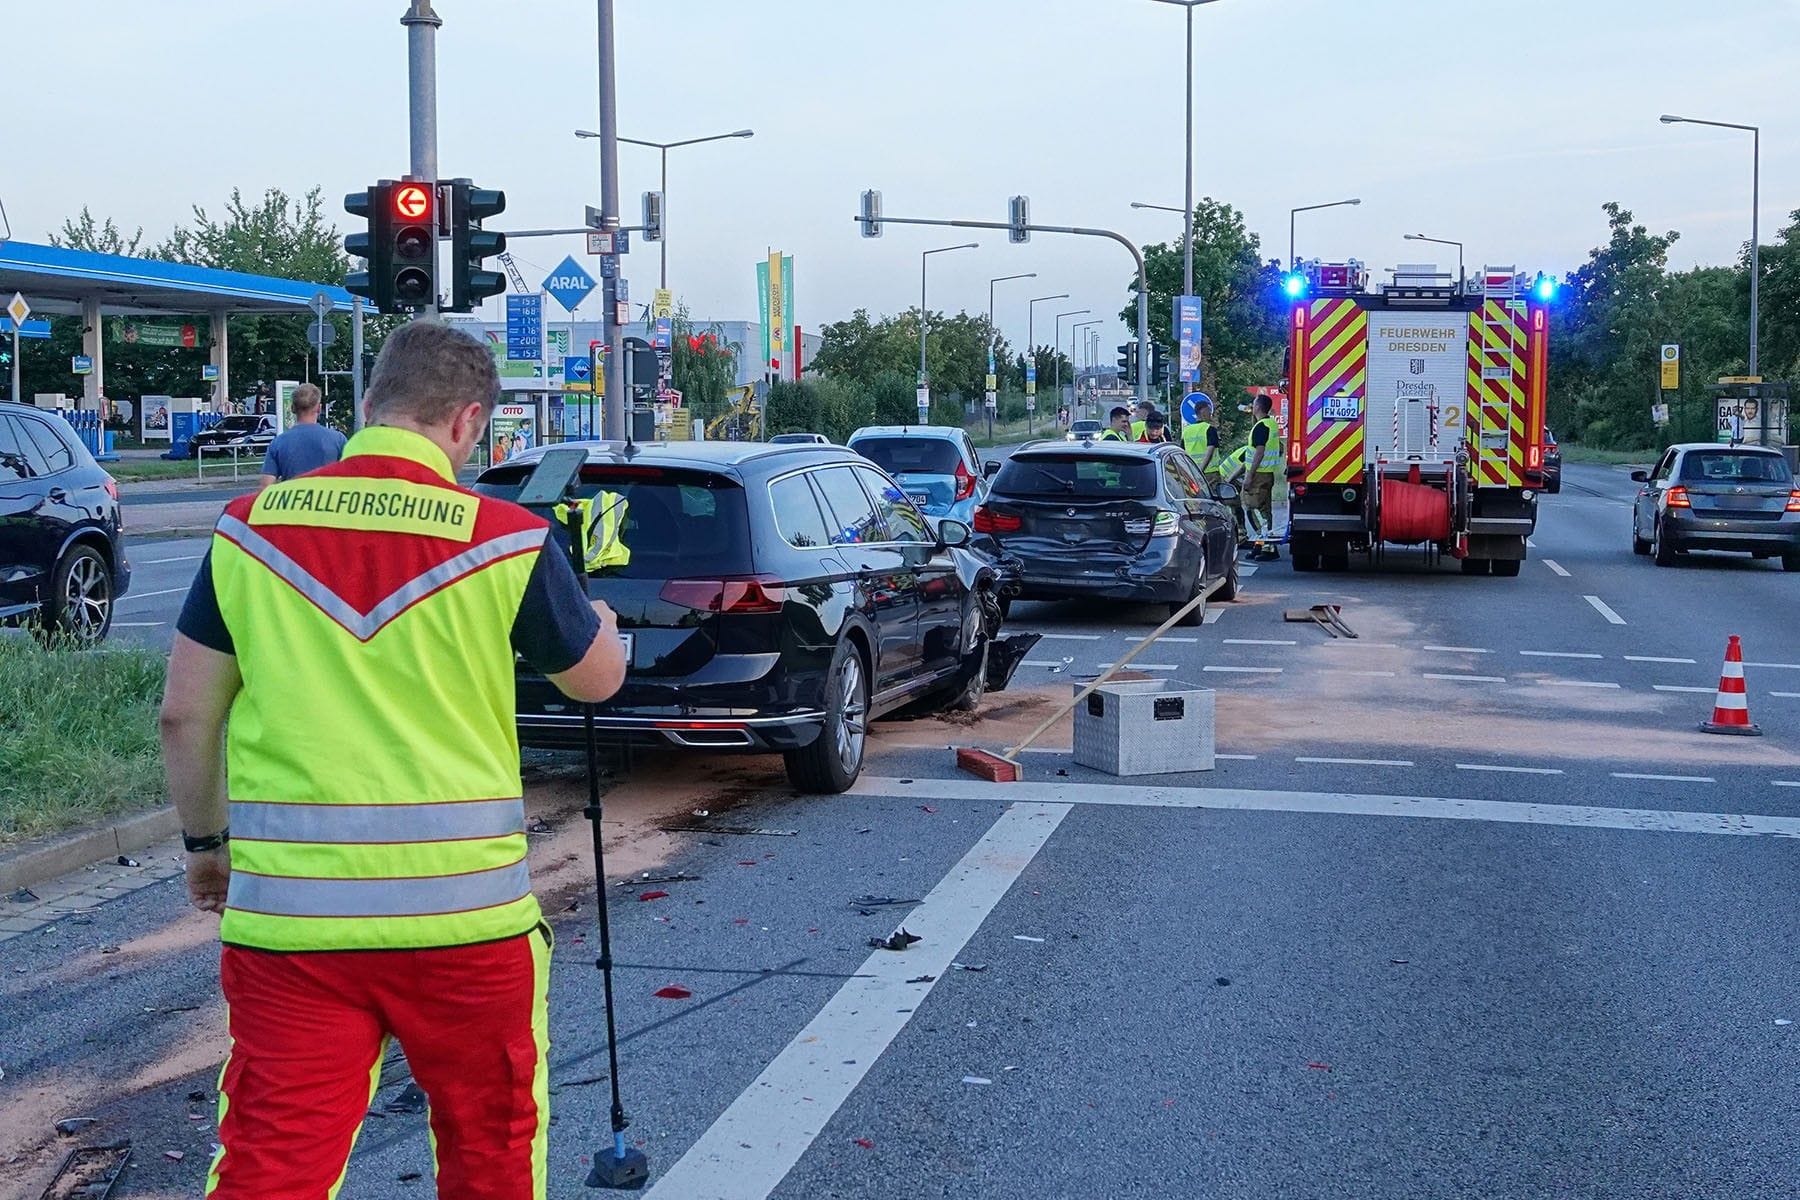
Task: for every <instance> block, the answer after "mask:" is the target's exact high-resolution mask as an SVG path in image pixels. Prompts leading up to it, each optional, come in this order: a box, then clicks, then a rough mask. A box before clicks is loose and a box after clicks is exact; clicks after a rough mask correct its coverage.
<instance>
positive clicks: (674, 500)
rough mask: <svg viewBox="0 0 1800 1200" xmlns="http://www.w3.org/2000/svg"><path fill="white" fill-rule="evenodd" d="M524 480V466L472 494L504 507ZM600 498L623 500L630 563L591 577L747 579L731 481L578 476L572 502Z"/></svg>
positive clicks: (621, 472) (616, 470) (681, 473)
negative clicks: (490, 498)
mask: <svg viewBox="0 0 1800 1200" xmlns="http://www.w3.org/2000/svg"><path fill="white" fill-rule="evenodd" d="M528 474H530V464H524V465H521V466H518V467H495V468H494V469H493V470H491V471H488V472H487V473H486V474H484V475H483V476H482V477H481V480H480V481H479V482H478V483H476V485H475V490H476V491H478V492H482V493H485V494H486V495H489V496H498V497H500V498H501V499H502V500H511V499H513V498H514V497H515V496H517V495H518V494H519V488H520V487H521V486H522V485H523V484H524V482H525V477H526V476H527V475H528ZM601 491H606V492H609V493H611V494H613V495H616V496H620V497H622V498H623V499H624V500H625V505H626V507H625V530H624V539H625V545H626V547H627V548H629V549H630V551H631V561H630V562H629V563H627V564H625V565H624V566H620V567H607V568H605V569H604V570H602V571H600V572H598V574H600V575H602V576H605V577H608V578H621V579H696V578H699V579H704V578H708V577H711V576H721V575H748V574H750V573H752V571H753V567H752V565H751V555H750V520H749V513H748V510H747V509H746V507H745V504H744V489H743V488H742V487H740V486H739V485H738V483H737V481H736V480H734V479H728V478H726V477H725V476H723V475H714V474H712V473H710V472H707V471H690V470H676V469H669V468H663V467H650V466H643V467H639V466H629V467H627V466H605V467H586V468H584V469H583V470H582V472H581V484H580V486H579V487H578V488H577V489H576V494H577V495H580V496H582V497H584V498H585V497H589V496H593V495H596V494H598V493H599V492H601ZM559 540H560V539H559ZM564 544H565V545H566V542H565V543H564Z"/></svg>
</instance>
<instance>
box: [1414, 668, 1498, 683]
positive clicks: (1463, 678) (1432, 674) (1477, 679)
mask: <svg viewBox="0 0 1800 1200" xmlns="http://www.w3.org/2000/svg"><path fill="white" fill-rule="evenodd" d="M1423 674H1424V677H1425V678H1426V679H1452V680H1455V681H1456V682H1457V683H1505V682H1506V679H1505V677H1504V676H1501V675H1451V674H1447V673H1445V672H1441V671H1425V672H1423Z"/></svg>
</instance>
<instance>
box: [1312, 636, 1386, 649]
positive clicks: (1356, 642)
mask: <svg viewBox="0 0 1800 1200" xmlns="http://www.w3.org/2000/svg"><path fill="white" fill-rule="evenodd" d="M1319 644H1320V645H1322V646H1361V647H1362V648H1363V649H1365V650H1398V649H1399V648H1400V646H1399V644H1398V643H1396V642H1365V641H1363V640H1362V639H1361V638H1339V639H1338V640H1336V641H1330V642H1321V643H1319Z"/></svg>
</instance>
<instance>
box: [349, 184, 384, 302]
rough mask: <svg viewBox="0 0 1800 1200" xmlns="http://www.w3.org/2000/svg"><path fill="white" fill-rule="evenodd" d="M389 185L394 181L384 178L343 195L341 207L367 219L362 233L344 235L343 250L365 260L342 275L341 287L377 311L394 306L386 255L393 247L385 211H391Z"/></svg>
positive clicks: (354, 215) (355, 215) (351, 213)
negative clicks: (342, 284) (367, 186)
mask: <svg viewBox="0 0 1800 1200" xmlns="http://www.w3.org/2000/svg"><path fill="white" fill-rule="evenodd" d="M392 188H393V184H391V183H389V182H387V181H385V180H384V181H382V182H381V183H378V184H376V185H375V186H374V187H372V188H365V189H364V190H362V191H360V192H351V193H350V194H349V195H348V196H345V197H344V211H345V212H347V213H349V214H350V215H351V216H353V217H362V218H363V219H364V220H365V221H367V222H368V226H367V228H366V229H365V230H364V231H363V232H362V233H353V234H351V235H349V236H348V237H346V238H345V239H344V251H345V253H347V254H349V255H350V256H351V257H352V258H361V259H365V260H366V263H365V265H364V269H363V270H360V271H352V272H350V274H349V275H347V276H345V277H344V288H345V290H346V291H348V292H350V294H351V295H354V296H361V297H362V298H363V299H365V300H367V301H369V303H371V304H373V305H374V306H375V311H376V312H392V311H393V310H394V292H393V282H394V280H393V269H392V265H391V262H390V260H389V258H388V251H389V250H390V249H391V247H392V233H391V230H392V222H391V221H390V220H389V219H388V215H389V213H391V212H392V211H393V209H392V207H391V205H390V201H389V197H388V192H389V191H390V190H391V189H392Z"/></svg>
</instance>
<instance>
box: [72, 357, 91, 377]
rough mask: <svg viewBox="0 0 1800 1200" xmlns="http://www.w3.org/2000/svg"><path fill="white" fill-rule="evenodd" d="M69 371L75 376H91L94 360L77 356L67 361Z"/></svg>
mask: <svg viewBox="0 0 1800 1200" xmlns="http://www.w3.org/2000/svg"><path fill="white" fill-rule="evenodd" d="M69 370H70V371H71V372H73V373H74V374H76V375H92V374H93V373H94V360H93V359H91V358H89V357H88V356H87V355H85V354H77V355H76V356H75V357H74V358H71V359H70V360H69Z"/></svg>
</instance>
